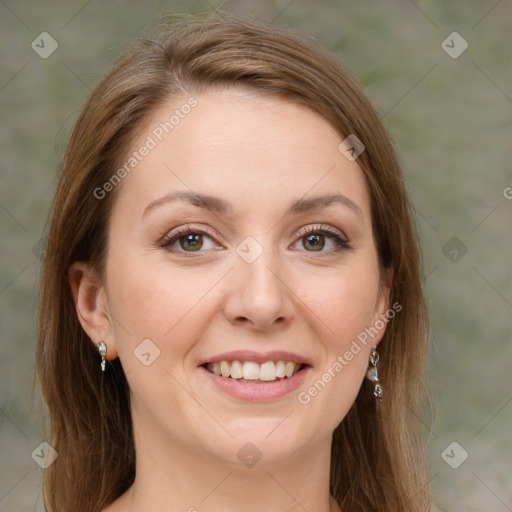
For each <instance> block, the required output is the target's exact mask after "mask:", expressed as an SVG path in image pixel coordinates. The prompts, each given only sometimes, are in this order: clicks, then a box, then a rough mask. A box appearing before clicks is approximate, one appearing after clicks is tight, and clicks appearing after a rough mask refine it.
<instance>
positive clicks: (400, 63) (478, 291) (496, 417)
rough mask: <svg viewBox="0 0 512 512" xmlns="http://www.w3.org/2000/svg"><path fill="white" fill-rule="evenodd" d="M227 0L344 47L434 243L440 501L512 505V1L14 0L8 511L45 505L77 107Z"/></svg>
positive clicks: (6, 313) (429, 289)
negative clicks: (108, 75) (134, 49)
mask: <svg viewBox="0 0 512 512" xmlns="http://www.w3.org/2000/svg"><path fill="white" fill-rule="evenodd" d="M221 5H222V9H223V10H224V11H227V12H234V13H238V14H240V15H241V16H244V17H246V16H249V15H252V16H255V17H257V18H259V19H261V20H264V21H268V22H272V23H275V24H276V25H284V26H289V27H291V28H293V29H296V30H298V31H300V32H302V33H303V34H305V36H306V37H313V38H314V39H315V40H316V41H317V42H318V43H320V44H322V45H323V46H325V47H327V48H328V49H330V50H332V51H334V52H336V54H337V55H338V57H339V60H340V61H341V62H342V63H343V64H344V65H345V66H346V67H347V68H348V69H349V70H350V72H351V74H352V75H353V76H354V77H355V78H356V79H357V80H358V81H359V83H360V84H361V86H362V87H363V89H364V91H365V92H366V94H367V95H368V96H369V97H370V99H371V100H372V102H373V104H374V105H375V107H376V109H377V111H378V112H379V114H380V115H381V117H382V118H383V121H384V123H385V125H386V127H387V128H388V130H389V133H390V135H391V137H392V139H393V140H394V142H395V144H396V146H397V148H398V151H399V153H400V156H401V159H402V162H403V168H404V173H405V175H406V180H407V185H408V189H409V191H410V196H411V199H412V202H413V204H414V206H415V209H416V217H417V224H418V229H419V233H420V237H421V245H422V251H423V257H424V265H425V292H426V295H427V299H428V303H429V307H430V312H431V326H432V332H431V346H430V363H429V377H430V383H431V390H432V399H433V407H432V411H430V410H428V409H425V412H424V413H423V415H422V418H421V421H422V424H423V425H424V433H425V438H426V439H429V443H428V445H427V452H428V457H429V464H430V471H431V477H432V480H431V483H432V487H433V491H434V494H435V497H436V501H437V504H438V507H439V510H444V511H449V512H458V511H482V510H492V511H496V512H501V511H504V512H505V511H507V510H508V511H512V467H511V466H512V464H511V461H512V448H511V440H510V431H511V426H512V372H511V363H512V343H511V342H512V321H511V317H512V272H511V261H512V259H511V254H512V251H511V235H510V227H511V220H512V172H511V161H512V158H511V151H510V143H511V140H512V139H511V132H512V130H511V125H512V123H511V121H512V75H511V62H512V46H511V41H512V33H511V32H512V30H511V29H512V3H511V1H510V0H501V1H496V0H492V1H476V0H472V1H464V2H462V1H441V0H436V1H427V0H426V1H420V0H415V1H414V2H413V1H412V0H402V1H386V2H375V1H369V0H364V1H351V2H348V1H329V0H319V1H313V0H283V1H270V0H261V1H256V0H238V1H227V2H224V3H222V4H221V2H219V1H214V0H209V1H206V0H194V1H190V2H185V1H172V2H164V1H148V2H142V1H137V2H136V1H120V0H114V1H110V2H100V1H98V0H96V1H75V0H73V1H69V2H64V1H62V2H34V1H32V2H29V1H17V2H15V1H14V0H4V1H1V2H0V42H1V50H0V52H1V63H0V69H1V71H0V72H1V75H0V109H1V115H2V123H1V131H0V144H1V153H0V161H1V176H2V177H1V184H2V185H1V192H0V232H1V236H2V245H1V267H0V325H1V328H0V351H1V355H0V375H1V387H0V457H1V464H0V512H11V511H16V512H18V511H41V510H43V507H42V500H41V492H40V484H41V476H42V469H41V468H40V467H39V466H38V465H37V464H36V463H35V462H34V460H33V459H32V458H31V453H32V452H33V450H35V449H36V448H37V447H38V445H39V444H40V443H41V442H42V441H43V440H45V438H44V435H43V434H42V431H41V422H42V420H41V418H40V417H39V412H38V411H39V401H40V399H39V394H38V392H37V391H36V393H35V395H34V400H32V384H33V373H34V348H35V331H36V327H35V318H36V310H37V301H36V292H37V284H38V278H39V264H40V261H39V257H38V254H39V252H38V243H39V241H40V238H41V233H42V232H43V230H44V226H45V222H46V217H47V213H48V209H49V205H50V201H51V198H52V195H53V192H54V188H55V184H56V179H57V175H58V166H59V161H60V159H61V156H62V152H63V149H64V147H65V143H66V141H67V138H68V136H69V133H70V130H71V128H72V125H73V122H74V120H75V119H76V116H77V112H78V110H79V109H80V107H81V105H82V104H83V101H84V99H85V98H86V97H87V95H88V93H89V90H90V89H91V88H92V87H93V86H94V85H95V83H96V82H97V80H98V79H99V77H100V76H101V75H102V74H103V73H104V71H105V70H106V68H107V67H108V65H109V64H110V63H111V62H112V61H113V60H114V59H115V58H116V57H117V56H118V55H119V54H120V53H121V52H122V50H123V49H124V48H125V47H126V45H127V44H128V42H129V41H130V40H132V39H133V38H134V37H136V36H138V35H140V34H142V33H144V32H147V31H154V30H155V29H156V28H157V26H158V23H159V21H160V20H161V19H162V17H165V16H167V15H172V14H187V13H205V12H211V11H213V10H214V9H215V8H218V7H219V6H221ZM42 32H48V33H49V34H50V35H51V36H52V37H53V38H54V39H55V40H56V41H57V44H58V48H57V49H56V51H55V52H54V53H52V54H51V55H50V56H48V58H46V59H43V58H41V57H40V56H39V54H38V53H36V51H35V50H34V49H33V48H32V47H31V43H32V41H34V40H36V38H37V37H38V36H39V34H41V33H42ZM453 32H457V33H458V34H459V35H460V37H461V38H462V39H460V38H459V36H457V35H451V34H452V33H453ZM45 37H46V36H45ZM38 40H40V39H38ZM445 40H446V42H445V43H444V44H443V46H442V43H443V41H445ZM48 41H49V40H48ZM464 41H465V42H467V44H468V48H467V49H466V50H465V51H464V52H463V53H462V54H461V55H459V56H457V57H456V58H454V55H456V54H457V53H459V52H460V50H461V49H463V47H464V45H465V43H464ZM36 42H37V40H36ZM46 48H47V49H48V48H49V46H46ZM445 50H447V51H445ZM40 51H42V49H40ZM450 52H451V53H452V56H450V55H449V53H450ZM453 442H456V443H458V445H451V446H449V445H450V444H451V443H453ZM447 447H448V450H447V451H445V449H446V448H447ZM465 452H467V455H468V458H467V460H465V461H464V462H463V463H462V464H460V465H458V463H460V461H461V460H462V459H463V458H464V456H465ZM442 454H444V455H442ZM448 462H449V463H450V464H451V465H452V466H456V465H458V467H457V468H452V467H451V466H450V465H449V463H448Z"/></svg>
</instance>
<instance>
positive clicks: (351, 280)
mask: <svg viewBox="0 0 512 512" xmlns="http://www.w3.org/2000/svg"><path fill="white" fill-rule="evenodd" d="M313 282H315V284H314V285H313ZM303 286H304V288H303V289H304V292H303V293H302V294H301V297H303V300H304V303H305V305H306V306H307V308H309V309H310V310H311V311H313V312H314V313H316V316H315V318H316V319H317V321H318V328H321V329H322V332H323V333H324V336H323V339H324V343H325V344H326V345H327V346H328V347H329V348H331V349H332V350H338V351H339V350H344V347H345V346H346V345H347V344H348V345H350V343H351V341H352V340H353V339H355V338H357V336H358V334H360V333H361V332H362V331H364V329H365V328H367V327H369V326H370V325H371V323H372V321H373V317H374V311H375V304H376V300H377V294H378V274H377V273H376V272H374V271H373V270H372V269H371V267H370V268H369V269H368V268H362V269H360V270H359V271H358V270H357V269H355V268H354V267H351V268H349V267H347V268H343V269H340V270H339V271H337V272H332V273H331V274H330V275H329V276H328V277H326V278H325V279H323V280H320V281H319V280H318V279H312V278H310V279H309V280H308V281H304V283H303ZM309 316H310V318H313V316H312V315H311V314H310V315H309Z"/></svg>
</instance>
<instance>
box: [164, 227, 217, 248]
mask: <svg viewBox="0 0 512 512" xmlns="http://www.w3.org/2000/svg"><path fill="white" fill-rule="evenodd" d="M213 236H214V235H213V234H212V233H209V232H207V231H205V230H202V229H196V228H194V227H193V226H182V227H180V228H178V229H175V230H174V231H172V232H171V233H169V234H168V235H166V236H165V237H164V239H163V240H162V242H161V244H160V246H161V247H164V248H167V249H168V250H171V251H172V252H201V249H203V250H208V249H215V244H214V243H213ZM205 237H206V238H207V239H208V240H205ZM176 244H178V245H179V248H173V247H172V246H173V245H176Z"/></svg>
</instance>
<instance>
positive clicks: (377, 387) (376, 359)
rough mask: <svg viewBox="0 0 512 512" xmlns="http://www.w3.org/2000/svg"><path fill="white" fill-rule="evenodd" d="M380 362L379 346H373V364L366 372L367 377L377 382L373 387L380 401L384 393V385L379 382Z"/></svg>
mask: <svg viewBox="0 0 512 512" xmlns="http://www.w3.org/2000/svg"><path fill="white" fill-rule="evenodd" d="M378 362H379V354H378V353H377V347H376V346H375V347H372V351H371V352H370V364H371V365H372V366H371V367H370V368H369V369H368V371H367V372H366V378H367V379H368V380H371V381H372V382H375V388H374V389H373V395H374V396H375V398H376V399H377V400H378V401H379V402H380V401H381V399H382V395H383V390H382V386H381V385H380V384H379V375H378V373H377V363H378Z"/></svg>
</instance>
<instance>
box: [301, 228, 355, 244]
mask: <svg viewBox="0 0 512 512" xmlns="http://www.w3.org/2000/svg"><path fill="white" fill-rule="evenodd" d="M318 231H325V232H327V233H330V234H332V235H336V236H339V237H340V238H343V239H344V240H346V241H347V242H348V238H347V236H346V235H345V233H343V232H342V231H340V230H338V229H335V228H333V227H331V226H329V225H327V224H310V225H308V226H304V227H302V228H300V229H299V230H298V231H297V232H296V233H295V235H294V236H295V238H302V237H303V236H305V235H308V234H309V233H315V232H318Z"/></svg>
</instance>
